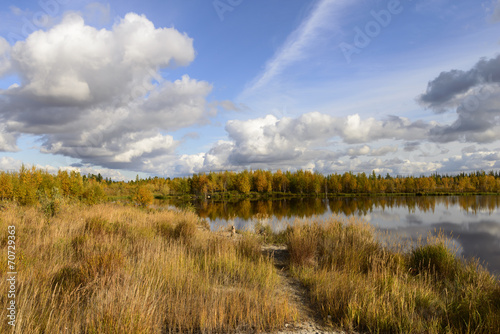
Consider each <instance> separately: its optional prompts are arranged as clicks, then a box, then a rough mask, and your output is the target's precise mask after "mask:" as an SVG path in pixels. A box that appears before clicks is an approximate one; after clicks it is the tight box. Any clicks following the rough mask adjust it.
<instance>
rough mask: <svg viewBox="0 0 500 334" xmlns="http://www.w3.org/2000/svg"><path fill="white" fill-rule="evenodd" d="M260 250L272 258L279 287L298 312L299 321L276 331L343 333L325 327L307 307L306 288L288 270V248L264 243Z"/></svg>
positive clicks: (300, 333)
mask: <svg viewBox="0 0 500 334" xmlns="http://www.w3.org/2000/svg"><path fill="white" fill-rule="evenodd" d="M262 252H263V253H265V254H266V255H268V256H270V257H272V258H273V259H274V265H275V267H276V269H277V270H278V274H279V276H280V278H281V284H282V287H281V289H282V291H284V292H285V293H286V294H288V296H289V298H290V302H291V303H292V304H294V305H295V307H296V308H297V310H298V312H299V321H298V322H297V323H295V324H290V325H289V327H287V328H286V329H285V330H283V331H279V332H277V333H283V334H285V333H299V334H309V333H332V334H340V333H344V332H336V331H332V330H331V329H329V328H326V327H325V326H324V325H323V322H322V320H321V319H320V317H319V316H318V315H317V314H316V313H315V312H314V311H313V310H312V309H311V308H310V307H309V302H308V300H307V292H306V289H305V288H304V287H303V286H302V285H301V284H300V282H299V281H298V280H297V279H296V278H294V277H292V276H291V275H290V273H289V271H288V267H287V264H288V250H287V248H286V246H276V245H264V246H262Z"/></svg>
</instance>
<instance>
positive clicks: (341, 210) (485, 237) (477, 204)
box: [166, 195, 500, 275]
mask: <svg viewBox="0 0 500 334" xmlns="http://www.w3.org/2000/svg"><path fill="white" fill-rule="evenodd" d="M166 204H167V205H173V206H182V205H185V203H182V202H178V201H175V200H171V201H167V203H166ZM191 204H192V205H193V206H194V208H195V210H196V212H197V214H198V215H199V216H200V217H202V218H205V219H206V220H207V221H208V222H209V223H210V226H211V228H212V229H213V230H217V229H219V228H225V227H226V226H227V225H235V227H236V228H237V229H241V230H252V229H253V226H254V224H255V223H256V222H262V223H266V224H269V225H271V227H272V228H273V229H274V230H279V229H282V228H284V227H286V225H287V224H289V223H293V221H294V220H296V219H301V218H312V219H316V218H318V219H324V218H328V217H331V216H332V215H337V216H340V217H343V218H349V217H353V216H354V217H359V218H362V219H364V220H366V221H368V222H369V223H370V224H373V225H374V226H376V227H378V228H379V229H381V230H384V231H390V232H393V233H396V234H398V235H400V236H403V237H407V238H412V239H414V240H415V239H417V238H418V236H423V237H424V238H425V236H427V234H428V233H429V232H431V233H436V232H435V231H443V232H444V233H445V234H446V235H448V236H449V235H451V238H452V239H453V242H454V244H456V245H457V246H459V252H460V253H461V255H463V256H464V257H465V258H471V257H476V258H479V259H480V260H481V261H485V262H486V263H487V267H488V268H489V269H490V271H492V272H493V273H495V274H497V275H500V196H493V195H492V196H489V195H484V196H402V197H373V196H371V197H335V198H328V199H325V198H291V199H279V200H241V201H235V202H228V201H224V202H222V201H211V200H206V201H199V202H192V203H191Z"/></svg>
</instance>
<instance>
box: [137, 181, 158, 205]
mask: <svg viewBox="0 0 500 334" xmlns="http://www.w3.org/2000/svg"><path fill="white" fill-rule="evenodd" d="M153 199H154V195H153V192H152V191H151V190H150V189H149V187H147V186H138V187H137V188H136V189H135V191H134V194H133V195H132V201H134V202H135V203H137V204H138V205H140V206H142V207H147V206H148V205H149V204H151V203H153Z"/></svg>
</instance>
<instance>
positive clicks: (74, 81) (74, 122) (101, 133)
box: [0, 13, 227, 171]
mask: <svg viewBox="0 0 500 334" xmlns="http://www.w3.org/2000/svg"><path fill="white" fill-rule="evenodd" d="M3 42H4V40H3V39H0V69H1V68H2V66H3V63H2V59H3V58H1V55H2V50H3V49H6V50H7V51H8V48H6V47H4V43H3ZM2 47H3V49H2ZM194 56H195V51H194V48H193V40H192V39H191V38H190V37H189V36H187V35H186V34H183V33H181V32H179V31H177V30H176V29H174V28H156V27H155V26H154V25H153V23H152V22H151V21H149V20H148V19H147V18H146V17H145V16H143V15H142V16H141V15H137V14H134V13H129V14H127V15H126V16H125V17H124V18H123V19H121V20H120V21H118V22H116V23H115V25H114V26H113V27H112V29H111V30H107V29H100V30H98V29H96V28H94V27H91V26H89V25H86V24H85V22H84V20H83V18H82V17H81V16H80V14H77V13H69V14H67V15H65V16H64V18H63V20H62V22H61V23H59V24H57V25H55V26H53V27H52V28H50V29H48V30H47V31H42V30H40V31H36V32H34V33H32V34H31V35H29V36H28V37H27V39H26V40H25V41H20V42H17V43H16V44H15V45H14V46H13V47H12V50H11V52H10V60H11V63H12V69H13V71H14V72H15V74H17V75H18V76H19V77H20V78H21V81H20V82H19V83H18V84H17V85H13V86H11V88H9V89H8V90H4V91H1V92H0V97H1V99H0V118H1V119H3V120H4V122H3V123H4V126H5V128H3V129H2V131H1V132H0V133H1V135H0V150H4V151H6V150H13V148H15V138H16V136H18V135H19V134H22V133H25V134H34V135H40V136H41V140H42V148H41V151H42V152H45V153H52V154H62V155H65V156H68V157H72V158H80V159H82V162H83V163H84V164H87V163H90V164H94V165H101V166H104V167H107V168H124V169H132V170H138V171H141V170H147V168H150V167H148V166H150V164H151V163H150V161H151V159H153V158H154V157H156V156H165V155H170V154H172V152H173V151H174V150H175V148H176V147H177V145H178V144H179V142H177V141H175V140H174V139H173V137H172V136H171V135H168V134H165V132H166V131H173V130H177V129H181V128H185V127H189V126H192V125H195V124H206V123H207V122H208V118H209V117H210V116H213V115H214V111H213V110H210V108H209V106H208V104H207V102H206V97H207V95H208V94H210V92H211V90H212V85H211V84H209V83H207V82H204V81H198V80H195V79H192V78H190V77H189V76H187V75H184V76H183V77H182V78H180V79H178V80H175V81H167V80H165V79H163V77H162V76H161V75H160V72H159V70H160V69H162V68H166V67H177V66H186V65H189V64H190V63H191V62H192V61H193V60H194ZM226 105H227V103H226Z"/></svg>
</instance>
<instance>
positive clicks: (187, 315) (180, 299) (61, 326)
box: [0, 204, 297, 334]
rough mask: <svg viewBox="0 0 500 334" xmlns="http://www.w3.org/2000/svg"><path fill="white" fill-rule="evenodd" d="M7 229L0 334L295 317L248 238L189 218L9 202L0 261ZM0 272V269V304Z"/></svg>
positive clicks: (146, 329)
mask: <svg viewBox="0 0 500 334" xmlns="http://www.w3.org/2000/svg"><path fill="white" fill-rule="evenodd" d="M8 225H15V226H16V236H17V244H16V251H17V260H16V262H17V268H16V269H17V272H18V276H17V279H18V282H17V283H18V284H17V296H16V304H17V319H16V320H17V321H16V326H15V327H14V328H12V327H11V326H9V325H8V324H7V321H1V322H0V332H1V333H23V334H24V333H26V334H29V333H165V332H233V331H245V330H251V331H262V330H275V329H279V328H282V327H283V326H284V324H285V323H286V322H289V321H293V319H295V318H296V315H297V311H296V310H295V309H294V307H293V306H291V305H290V304H289V303H288V299H287V297H286V296H285V295H284V294H283V293H281V292H280V291H278V289H277V287H278V275H277V273H276V269H275V268H274V266H273V263H272V261H271V259H269V258H267V257H265V256H263V255H262V254H261V253H260V244H259V241H258V239H256V238H252V237H251V236H245V237H244V238H243V239H242V240H241V241H234V240H231V239H229V238H222V237H218V236H217V235H216V234H212V233H210V232H207V231H206V230H205V229H203V228H201V227H200V226H199V218H198V217H197V216H196V215H194V214H193V213H188V212H170V211H146V210H141V209H138V208H133V207H121V206H117V205H111V204H106V205H104V204H103V205H97V206H92V207H89V206H81V205H78V204H72V205H62V207H61V208H60V210H59V211H58V212H57V213H56V214H55V215H54V216H53V217H51V219H50V220H47V219H45V216H44V212H43V210H42V209H40V208H35V207H31V208H27V207H18V206H15V205H11V204H9V205H6V206H5V207H4V209H3V211H2V212H0V246H1V249H2V251H1V254H0V263H4V264H5V263H6V260H7V259H6V257H7V251H6V249H7V247H6V242H5V241H6V240H7V234H6V232H7V226H8ZM6 272H7V268H6V265H3V266H0V277H1V279H0V291H4V292H5V293H1V294H0V304H1V305H6V303H7V293H6V292H7V290H8V282H7V281H6V280H5V276H6ZM6 315H7V310H6V308H5V307H2V309H1V310H0V318H1V319H4V320H5V319H7V318H6Z"/></svg>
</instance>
